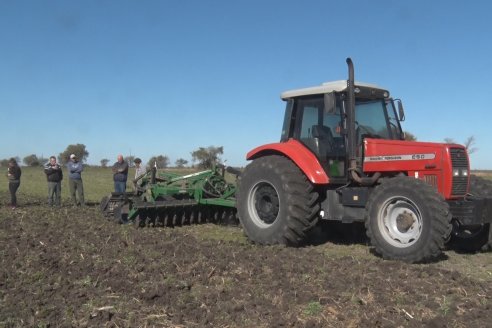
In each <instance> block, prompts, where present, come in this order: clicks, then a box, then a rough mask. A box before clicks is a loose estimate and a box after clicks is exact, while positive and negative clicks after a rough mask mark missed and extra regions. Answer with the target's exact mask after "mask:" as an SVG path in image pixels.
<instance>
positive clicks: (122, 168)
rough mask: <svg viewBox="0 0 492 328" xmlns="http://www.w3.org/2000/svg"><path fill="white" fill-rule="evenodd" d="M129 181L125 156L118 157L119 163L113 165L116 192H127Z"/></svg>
mask: <svg viewBox="0 0 492 328" xmlns="http://www.w3.org/2000/svg"><path fill="white" fill-rule="evenodd" d="M127 179H128V163H127V162H125V161H124V160H123V155H118V161H117V162H116V163H114V164H113V181H114V191H115V192H125V190H126V180H127Z"/></svg>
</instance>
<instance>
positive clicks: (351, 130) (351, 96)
mask: <svg viewBox="0 0 492 328" xmlns="http://www.w3.org/2000/svg"><path fill="white" fill-rule="evenodd" d="M347 66H348V80H347V109H346V110H347V112H346V115H347V156H348V171H349V172H350V173H351V174H350V177H351V178H352V180H354V181H356V182H358V183H360V184H361V185H363V186H371V185H373V184H374V183H376V181H377V180H378V179H379V178H380V177H381V173H380V172H376V173H375V174H374V175H373V176H372V177H368V176H366V175H365V174H364V172H362V170H359V169H358V167H357V158H356V147H357V144H356V141H357V140H356V139H357V135H356V131H355V80H354V63H353V62H352V59H351V58H350V57H349V58H347Z"/></svg>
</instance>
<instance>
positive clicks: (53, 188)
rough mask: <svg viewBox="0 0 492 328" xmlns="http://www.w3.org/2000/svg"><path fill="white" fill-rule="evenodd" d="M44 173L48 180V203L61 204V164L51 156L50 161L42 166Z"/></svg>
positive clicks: (51, 204) (50, 204)
mask: <svg viewBox="0 0 492 328" xmlns="http://www.w3.org/2000/svg"><path fill="white" fill-rule="evenodd" d="M44 173H46V178H47V180H48V205H49V206H53V205H56V206H60V205H61V181H62V180H63V172H62V168H61V166H60V165H59V164H58V163H57V162H56V157H55V156H51V157H50V161H49V162H48V163H46V165H45V166H44Z"/></svg>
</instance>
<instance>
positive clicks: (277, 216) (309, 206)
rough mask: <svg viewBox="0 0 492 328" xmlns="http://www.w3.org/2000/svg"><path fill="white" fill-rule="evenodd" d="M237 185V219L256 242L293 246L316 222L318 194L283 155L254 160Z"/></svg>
mask: <svg viewBox="0 0 492 328" xmlns="http://www.w3.org/2000/svg"><path fill="white" fill-rule="evenodd" d="M238 186H239V188H238V192H237V209H238V216H239V220H240V222H241V224H242V226H243V229H244V232H245V233H246V235H247V237H248V238H249V239H250V240H251V241H253V242H255V243H258V244H262V245H271V244H286V245H291V246H296V245H299V244H300V243H301V242H302V241H304V239H305V238H306V234H307V232H308V231H309V230H311V228H313V227H314V226H315V225H316V223H317V220H318V213H319V209H320V207H319V202H318V198H319V194H318V192H316V191H315V190H314V186H313V185H312V184H311V183H310V181H308V180H307V178H306V176H305V175H304V174H303V173H302V172H301V170H300V169H299V168H298V167H297V166H296V165H295V164H294V163H293V162H292V161H291V160H289V159H288V158H286V157H283V156H277V155H272V156H266V157H261V158H258V159H255V160H254V161H253V162H252V163H251V164H249V165H248V166H247V167H246V169H245V170H244V172H243V173H242V174H241V177H240V179H239V182H238Z"/></svg>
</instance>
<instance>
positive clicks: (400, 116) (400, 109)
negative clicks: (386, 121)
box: [396, 99, 405, 122]
mask: <svg viewBox="0 0 492 328" xmlns="http://www.w3.org/2000/svg"><path fill="white" fill-rule="evenodd" d="M396 102H397V103H398V119H399V120H400V121H402V122H403V121H405V111H404V110H403V104H402V103H401V99H396Z"/></svg>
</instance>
